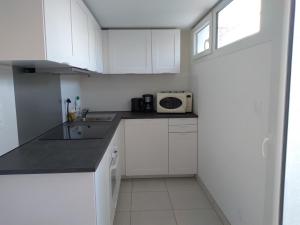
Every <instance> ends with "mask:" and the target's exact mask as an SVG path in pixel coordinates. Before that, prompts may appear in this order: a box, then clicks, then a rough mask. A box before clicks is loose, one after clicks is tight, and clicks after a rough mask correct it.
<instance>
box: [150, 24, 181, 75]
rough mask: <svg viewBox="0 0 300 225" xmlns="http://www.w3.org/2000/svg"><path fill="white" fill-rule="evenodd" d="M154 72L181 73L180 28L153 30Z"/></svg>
mask: <svg viewBox="0 0 300 225" xmlns="http://www.w3.org/2000/svg"><path fill="white" fill-rule="evenodd" d="M152 65H153V73H180V30H177V29H174V30H152Z"/></svg>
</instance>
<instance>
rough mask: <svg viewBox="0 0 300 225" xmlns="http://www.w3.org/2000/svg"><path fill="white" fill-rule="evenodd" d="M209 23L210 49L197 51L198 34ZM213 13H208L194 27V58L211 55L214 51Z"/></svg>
mask: <svg viewBox="0 0 300 225" xmlns="http://www.w3.org/2000/svg"><path fill="white" fill-rule="evenodd" d="M208 25H209V49H207V50H204V51H202V52H200V53H197V34H198V33H199V32H200V31H201V30H203V29H204V28H205V27H206V26H208ZM213 26H214V24H213V14H212V12H210V13H209V14H207V15H206V16H205V17H204V18H203V19H201V20H200V22H199V23H198V24H197V25H196V26H195V27H194V28H193V29H192V38H193V46H192V55H193V58H194V59H197V58H201V57H203V56H206V55H209V54H211V53H212V51H213V48H214V43H213Z"/></svg>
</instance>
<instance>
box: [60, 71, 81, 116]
mask: <svg viewBox="0 0 300 225" xmlns="http://www.w3.org/2000/svg"><path fill="white" fill-rule="evenodd" d="M60 86H61V99H62V118H63V122H65V121H67V104H66V100H67V99H68V98H70V99H71V101H72V103H71V104H70V110H71V109H72V108H75V98H76V97H77V96H79V97H81V88H80V76H79V75H78V76H74V75H61V76H60Z"/></svg>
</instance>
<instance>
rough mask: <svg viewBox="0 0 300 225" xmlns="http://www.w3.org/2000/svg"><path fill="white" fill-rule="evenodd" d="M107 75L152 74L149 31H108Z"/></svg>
mask: <svg viewBox="0 0 300 225" xmlns="http://www.w3.org/2000/svg"><path fill="white" fill-rule="evenodd" d="M108 39H109V40H108V42H109V43H108V45H109V46H108V49H109V50H108V51H109V52H108V54H109V59H108V61H109V73H111V74H126V73H137V74H147V73H152V65H151V31H150V30H109V32H108Z"/></svg>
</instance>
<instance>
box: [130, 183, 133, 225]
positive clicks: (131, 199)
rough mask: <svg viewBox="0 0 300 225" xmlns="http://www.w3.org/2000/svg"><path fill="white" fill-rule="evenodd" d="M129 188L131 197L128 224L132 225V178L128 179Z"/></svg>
mask: <svg viewBox="0 0 300 225" xmlns="http://www.w3.org/2000/svg"><path fill="white" fill-rule="evenodd" d="M130 190H131V199H130V211H129V218H130V225H132V205H133V198H132V195H133V180H132V179H130Z"/></svg>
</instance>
